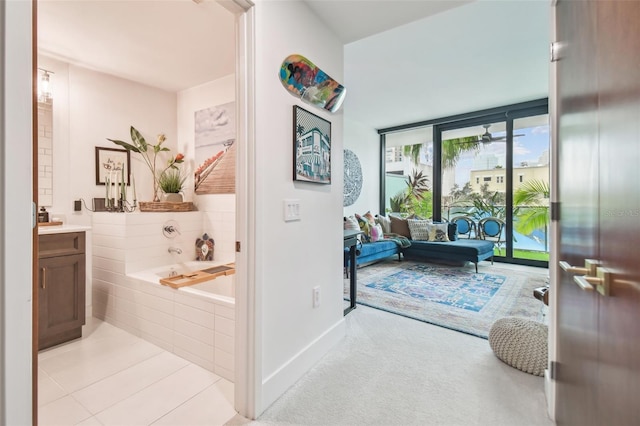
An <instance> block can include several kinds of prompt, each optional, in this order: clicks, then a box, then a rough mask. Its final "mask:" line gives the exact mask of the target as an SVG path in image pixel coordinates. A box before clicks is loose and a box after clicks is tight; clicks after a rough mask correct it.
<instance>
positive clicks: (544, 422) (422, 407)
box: [227, 305, 554, 426]
mask: <svg viewBox="0 0 640 426" xmlns="http://www.w3.org/2000/svg"><path fill="white" fill-rule="evenodd" d="M345 322H346V326H347V329H346V336H345V338H344V339H343V340H342V341H340V343H339V344H338V345H336V347H335V348H333V349H332V350H331V351H329V353H327V354H326V355H325V356H324V357H323V358H322V359H321V360H320V361H319V362H318V363H317V364H316V365H315V366H314V367H313V368H312V369H311V370H310V371H309V372H308V373H307V374H305V375H304V376H303V377H302V378H300V380H298V381H297V382H296V383H295V384H294V385H293V386H292V387H291V388H289V390H287V392H285V394H284V395H282V397H280V398H279V399H278V400H277V401H276V402H275V403H274V404H273V405H272V406H271V407H269V408H268V409H267V410H266V411H265V412H264V413H263V414H262V415H260V417H259V419H258V420H257V421H253V422H251V421H249V420H247V419H245V418H243V417H241V416H239V415H238V416H236V417H235V418H234V419H232V420H231V421H230V422H229V423H227V424H228V425H250V426H254V425H255V426H261V425H319V426H320V425H322V426H414V425H415V426H427V425H433V426H552V425H553V424H554V423H553V422H552V421H551V420H550V419H549V418H548V416H547V413H546V402H545V395H544V379H543V378H542V377H537V376H533V375H531V374H527V373H523V372H522V371H520V370H517V369H515V368H512V367H510V366H508V365H507V364H505V363H504V362H502V361H500V360H499V359H498V358H497V357H496V356H495V355H494V354H493V352H492V351H491V348H490V347H489V343H488V342H487V341H486V340H484V339H478V338H476V337H473V336H470V335H468V334H464V333H458V332H454V331H451V330H448V329H445V328H442V327H435V326H433V325H430V324H427V323H424V322H420V321H414V320H410V319H408V318H405V317H402V316H399V315H392V314H389V313H388V312H384V311H381V310H378V309H372V308H369V307H367V306H362V305H360V306H358V307H357V308H356V309H355V310H353V311H352V312H350V313H349V314H348V315H347V316H346V317H345Z"/></svg>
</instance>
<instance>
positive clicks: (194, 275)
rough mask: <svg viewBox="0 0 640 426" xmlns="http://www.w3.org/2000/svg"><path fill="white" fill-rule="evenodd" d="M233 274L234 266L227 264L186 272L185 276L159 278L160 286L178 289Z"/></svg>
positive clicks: (233, 264) (234, 271)
mask: <svg viewBox="0 0 640 426" xmlns="http://www.w3.org/2000/svg"><path fill="white" fill-rule="evenodd" d="M235 273H236V264H235V263H227V264H226V265H220V266H212V267H211V268H207V269H202V270H200V271H193V272H188V273H186V274H180V275H176V276H175V277H169V278H161V279H160V284H162V285H168V286H169V287H172V288H180V287H185V286H188V285H194V284H199V283H202V282H205V281H209V280H214V279H216V278H218V277H222V276H225V275H233V274H235Z"/></svg>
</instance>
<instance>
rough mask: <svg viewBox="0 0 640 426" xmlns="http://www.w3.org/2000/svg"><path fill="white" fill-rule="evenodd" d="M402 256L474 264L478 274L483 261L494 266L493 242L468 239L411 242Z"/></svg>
mask: <svg viewBox="0 0 640 426" xmlns="http://www.w3.org/2000/svg"><path fill="white" fill-rule="evenodd" d="M402 254H403V256H404V257H405V258H406V259H413V260H427V259H431V260H446V261H455V262H473V263H474V264H475V265H476V272H478V262H480V261H482V260H487V259H491V264H492V265H493V242H492V241H486V240H467V239H464V240H462V239H460V240H454V241H447V242H436V241H411V246H409V247H407V248H405V249H403V250H402ZM356 259H357V258H356ZM356 264H357V262H356Z"/></svg>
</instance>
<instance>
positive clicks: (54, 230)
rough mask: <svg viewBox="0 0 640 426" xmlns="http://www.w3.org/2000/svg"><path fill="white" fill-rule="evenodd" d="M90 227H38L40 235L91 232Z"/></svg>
mask: <svg viewBox="0 0 640 426" xmlns="http://www.w3.org/2000/svg"><path fill="white" fill-rule="evenodd" d="M90 230H91V227H90V226H85V225H66V224H65V225H56V226H38V235H42V234H62V233H65V232H83V231H90Z"/></svg>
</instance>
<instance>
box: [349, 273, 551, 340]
mask: <svg viewBox="0 0 640 426" xmlns="http://www.w3.org/2000/svg"><path fill="white" fill-rule="evenodd" d="M537 269H538V268H536V269H532V272H531V273H528V272H527V273H522V272H517V271H514V270H510V269H508V268H504V267H503V268H500V267H499V266H497V265H493V266H492V265H490V264H486V265H484V264H481V268H480V271H479V273H476V272H475V270H474V268H473V266H472V265H470V264H469V265H467V266H443V265H438V264H430V263H423V262H415V261H407V260H404V261H402V262H398V261H397V260H387V261H384V262H381V263H378V264H374V265H370V266H366V267H364V268H361V269H358V294H357V298H356V302H357V303H359V304H363V305H367V306H370V307H373V308H378V309H382V310H385V311H388V312H392V313H396V314H399V315H403V316H406V317H409V318H413V319H417V320H420V321H424V322H428V323H431V324H435V325H439V326H442V327H446V328H450V329H452V330H456V331H461V332H463V333H467V334H471V335H474V336H478V337H482V338H485V339H486V338H487V336H488V335H489V329H490V328H491V325H492V324H493V322H494V321H495V320H497V319H499V318H502V317H505V316H519V317H523V318H529V319H534V320H537V321H543V311H544V309H545V308H544V305H543V304H542V302H540V301H539V300H537V299H535V298H534V297H533V289H534V288H536V287H540V286H542V285H544V284H545V282H546V277H547V274H548V272H547V270H546V269H542V268H540V269H539V272H538V270H537ZM345 297H346V298H347V299H348V297H349V293H348V280H345Z"/></svg>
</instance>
